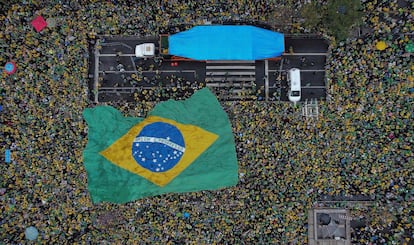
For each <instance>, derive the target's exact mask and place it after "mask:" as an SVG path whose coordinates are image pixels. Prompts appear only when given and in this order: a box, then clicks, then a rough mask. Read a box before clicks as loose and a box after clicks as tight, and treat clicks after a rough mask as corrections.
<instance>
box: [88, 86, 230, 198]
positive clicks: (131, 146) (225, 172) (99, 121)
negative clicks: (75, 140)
mask: <svg viewBox="0 0 414 245" xmlns="http://www.w3.org/2000/svg"><path fill="white" fill-rule="evenodd" d="M83 116H84V118H85V120H86V122H87V124H88V127H89V129H88V144H87V145H86V148H85V150H84V152H83V161H84V164H85V168H86V171H87V173H88V189H89V192H90V194H91V198H92V201H93V202H94V203H97V202H102V201H107V202H114V203H125V202H129V201H132V200H136V199H139V198H142V197H147V196H155V195H159V194H163V193H171V192H177V193H178V192H191V191H199V190H214V189H219V188H224V187H228V186H234V185H236V184H237V181H238V165H237V158H236V149H235V144H234V138H233V134H232V130H231V126H230V122H229V119H228V117H227V114H226V113H225V112H224V111H223V109H222V108H221V106H220V104H219V102H218V101H217V99H216V97H215V96H214V95H213V94H212V93H211V91H210V90H209V89H207V88H205V89H202V90H199V91H197V92H195V93H194V95H193V96H192V97H191V98H189V99H187V100H183V101H174V100H169V101H166V102H161V103H159V104H157V105H156V106H155V108H154V109H153V110H152V111H151V112H150V113H149V115H148V117H147V118H139V117H124V116H123V115H122V114H121V113H120V112H119V111H118V110H116V109H115V108H113V107H110V106H97V107H95V108H88V109H85V110H84V112H83Z"/></svg>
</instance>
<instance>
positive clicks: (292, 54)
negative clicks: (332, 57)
mask: <svg viewBox="0 0 414 245" xmlns="http://www.w3.org/2000/svg"><path fill="white" fill-rule="evenodd" d="M307 55H312V56H315V55H317V56H326V55H328V53H284V54H283V56H307Z"/></svg>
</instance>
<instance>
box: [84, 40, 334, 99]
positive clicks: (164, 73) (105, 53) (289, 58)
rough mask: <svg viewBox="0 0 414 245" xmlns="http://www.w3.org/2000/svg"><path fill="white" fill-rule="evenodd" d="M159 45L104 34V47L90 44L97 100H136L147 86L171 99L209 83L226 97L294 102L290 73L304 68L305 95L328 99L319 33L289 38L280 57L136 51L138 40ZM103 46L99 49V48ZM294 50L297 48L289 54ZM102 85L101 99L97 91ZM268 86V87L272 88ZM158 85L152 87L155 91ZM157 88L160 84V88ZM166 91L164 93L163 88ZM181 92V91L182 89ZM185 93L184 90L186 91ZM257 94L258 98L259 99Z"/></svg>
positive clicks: (325, 46)
mask: <svg viewBox="0 0 414 245" xmlns="http://www.w3.org/2000/svg"><path fill="white" fill-rule="evenodd" d="M146 42H152V43H155V46H156V52H158V50H159V40H158V38H145V39H143V38H139V37H101V38H100V39H99V42H98V45H96V46H95V45H92V46H91V48H90V52H91V55H90V57H91V59H90V69H89V73H90V75H89V77H90V90H91V93H90V94H91V99H93V100H96V99H97V100H98V101H100V102H105V101H110V100H123V101H132V100H133V98H134V96H138V97H139V93H147V92H143V91H144V90H148V91H150V90H154V91H153V92H151V93H154V100H155V99H162V100H165V99H168V96H169V95H168V93H166V92H165V91H167V92H168V91H169V90H171V89H172V88H175V90H176V93H180V90H185V89H189V88H190V90H191V88H192V87H195V86H201V85H205V86H208V87H210V88H211V89H212V90H213V91H215V92H216V93H217V94H218V95H219V97H220V98H221V99H224V100H234V99H242V100H245V99H255V98H258V99H260V100H264V99H265V98H266V94H268V96H269V97H268V99H270V100H280V101H288V98H287V92H288V84H287V80H286V74H287V71H288V70H289V69H291V68H299V69H300V70H301V80H302V99H301V101H305V100H307V99H312V98H316V99H325V97H326V87H325V64H326V52H327V49H328V44H327V42H326V41H325V40H324V39H321V38H319V37H313V38H305V37H289V36H287V37H286V40H285V45H286V49H287V50H286V52H287V53H285V54H284V55H283V56H282V57H281V59H280V60H267V61H264V60H259V61H255V62H254V61H253V62H248V61H246V62H244V61H240V62H238V61H228V62H222V61H216V62H214V61H211V62H204V61H201V62H200V61H168V60H162V59H158V58H157V59H154V58H151V59H145V60H144V59H140V58H136V57H135V55H134V52H135V46H136V45H138V44H142V43H146ZM96 47H98V48H97V50H95V48H96ZM289 50H290V51H292V50H293V52H289ZM96 84H98V97H97V98H95V97H94V94H95V93H94V90H95V87H96ZM266 84H268V91H269V93H266V91H265V90H266V87H267V85H266ZM151 88H152V89H151ZM154 88H159V89H158V90H157V89H154ZM161 90H165V91H164V92H157V91H161ZM177 91H178V92H177ZM183 93H184V91H183ZM256 95H257V97H256Z"/></svg>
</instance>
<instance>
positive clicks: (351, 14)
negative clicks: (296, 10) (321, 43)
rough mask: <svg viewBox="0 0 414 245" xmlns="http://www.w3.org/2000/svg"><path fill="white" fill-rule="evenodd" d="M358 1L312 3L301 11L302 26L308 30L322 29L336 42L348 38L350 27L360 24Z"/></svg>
mask: <svg viewBox="0 0 414 245" xmlns="http://www.w3.org/2000/svg"><path fill="white" fill-rule="evenodd" d="M361 9H362V6H361V1H360V0H328V1H327V2H326V4H323V5H322V4H319V3H318V2H315V1H312V2H310V3H307V4H305V5H304V6H303V7H302V9H301V15H302V17H303V18H304V26H305V27H306V28H309V29H313V28H318V27H324V28H326V29H327V30H328V32H329V33H330V34H331V35H333V36H334V37H335V38H336V39H337V40H343V39H345V38H347V37H348V34H349V32H350V30H351V27H352V26H354V25H357V24H360V23H361V18H362V12H361Z"/></svg>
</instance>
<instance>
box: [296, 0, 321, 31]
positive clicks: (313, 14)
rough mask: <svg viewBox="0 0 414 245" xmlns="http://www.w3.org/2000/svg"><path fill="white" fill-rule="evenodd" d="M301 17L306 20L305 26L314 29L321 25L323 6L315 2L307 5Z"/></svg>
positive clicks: (302, 10)
mask: <svg viewBox="0 0 414 245" xmlns="http://www.w3.org/2000/svg"><path fill="white" fill-rule="evenodd" d="M301 16H302V18H304V20H305V22H304V26H305V27H306V28H308V29H314V28H316V27H318V26H319V25H320V24H321V21H322V15H321V6H319V5H317V4H316V3H315V2H311V3H307V4H305V5H304V6H303V7H302V9H301Z"/></svg>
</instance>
